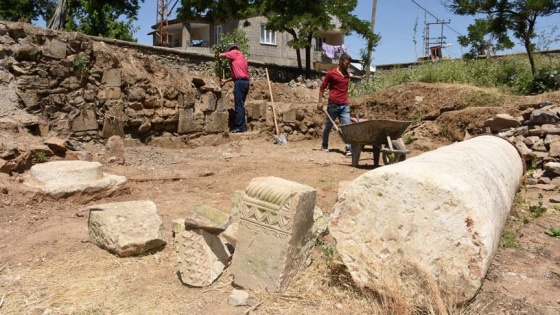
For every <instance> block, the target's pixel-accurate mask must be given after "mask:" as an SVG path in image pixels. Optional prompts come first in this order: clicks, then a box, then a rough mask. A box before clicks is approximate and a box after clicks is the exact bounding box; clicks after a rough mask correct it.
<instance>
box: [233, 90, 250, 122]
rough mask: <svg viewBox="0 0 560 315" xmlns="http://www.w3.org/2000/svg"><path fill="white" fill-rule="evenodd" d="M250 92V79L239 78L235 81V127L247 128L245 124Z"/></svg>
mask: <svg viewBox="0 0 560 315" xmlns="http://www.w3.org/2000/svg"><path fill="white" fill-rule="evenodd" d="M247 94H249V80H246V79H238V80H235V82H234V83H233V100H234V101H235V129H239V130H240V131H245V130H247V126H246V125H245V100H246V99H247Z"/></svg>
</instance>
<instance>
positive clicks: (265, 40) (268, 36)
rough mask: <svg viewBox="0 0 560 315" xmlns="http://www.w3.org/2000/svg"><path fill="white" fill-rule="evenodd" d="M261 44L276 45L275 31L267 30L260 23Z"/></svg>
mask: <svg viewBox="0 0 560 315" xmlns="http://www.w3.org/2000/svg"><path fill="white" fill-rule="evenodd" d="M261 44H269V45H276V32H275V31H269V30H267V29H266V28H265V27H264V24H261Z"/></svg>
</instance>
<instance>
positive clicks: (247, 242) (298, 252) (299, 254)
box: [232, 177, 317, 292]
mask: <svg viewBox="0 0 560 315" xmlns="http://www.w3.org/2000/svg"><path fill="white" fill-rule="evenodd" d="M316 196H317V191H316V190H315V189H313V188H312V187H309V186H306V185H302V184H299V183H296V182H292V181H288V180H285V179H282V178H277V177H261V178H255V179H253V180H252V181H251V183H250V184H249V186H248V187H247V188H246V189H245V192H244V194H243V196H242V199H241V200H239V202H238V203H237V204H234V208H236V209H237V210H238V211H239V230H238V232H237V246H236V248H235V255H234V258H233V264H232V273H233V275H234V283H235V284H236V285H239V286H242V287H244V288H248V289H251V290H263V289H267V290H268V291H270V292H281V291H283V290H284V289H286V287H287V286H288V284H289V282H290V281H291V280H292V279H293V277H294V276H295V275H296V274H297V273H298V272H299V271H301V270H302V269H303V268H304V267H305V266H306V264H305V262H306V261H307V258H308V257H309V255H310V252H311V250H310V248H311V249H312V246H311V247H310V246H307V245H308V244H309V242H314V241H315V239H314V236H315V234H314V233H313V231H312V227H313V222H314V221H313V214H314V208H315V201H316Z"/></svg>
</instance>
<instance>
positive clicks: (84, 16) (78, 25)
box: [64, 0, 144, 41]
mask: <svg viewBox="0 0 560 315" xmlns="http://www.w3.org/2000/svg"><path fill="white" fill-rule="evenodd" d="M139 2H144V0H118V1H114V0H69V1H68V4H67V8H68V17H69V18H68V19H67V20H66V23H64V29H65V30H67V31H77V32H81V33H84V34H87V35H93V36H102V37H108V38H115V39H120V40H127V41H135V39H134V37H133V34H134V32H135V31H136V30H138V29H139V28H137V27H133V26H132V22H133V21H134V20H136V18H137V16H138V10H139V9H140V5H139ZM123 17H124V18H125V19H126V20H122V18H123Z"/></svg>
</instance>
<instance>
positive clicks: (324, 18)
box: [177, 0, 378, 70]
mask: <svg viewBox="0 0 560 315" xmlns="http://www.w3.org/2000/svg"><path fill="white" fill-rule="evenodd" d="M356 5H357V0H349V1H347V0H319V1H317V0H300V1H287V0H222V1H215V0H182V1H181V7H179V8H178V9H177V16H178V18H179V19H182V20H185V21H188V20H191V19H195V18H204V19H206V20H207V21H209V22H213V21H226V20H227V19H230V18H233V19H243V18H248V17H250V16H254V15H262V16H265V17H266V18H267V20H268V22H267V23H266V25H265V27H266V29H267V30H270V31H278V32H287V33H288V34H290V35H291V36H292V39H291V40H290V41H289V42H288V45H289V46H290V47H292V48H293V49H295V51H296V56H297V62H298V67H299V68H300V69H302V68H303V67H302V63H301V52H300V50H301V49H305V56H306V63H305V68H306V70H309V69H310V68H311V48H312V45H311V43H312V40H313V38H314V37H316V36H317V35H318V34H319V32H320V31H321V30H328V29H333V28H335V26H336V25H335V23H334V20H337V21H338V22H339V23H340V29H341V30H342V31H343V32H344V33H345V34H349V33H350V32H352V31H355V32H356V33H358V34H360V35H362V36H363V37H364V39H366V41H369V40H371V41H372V42H373V43H376V40H375V39H376V38H378V37H377V36H376V35H375V34H373V32H372V31H371V30H370V28H369V23H368V22H364V21H361V20H359V19H358V18H357V17H356V16H354V15H352V14H350V13H349V12H352V11H353V10H354V8H355V7H356Z"/></svg>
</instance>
